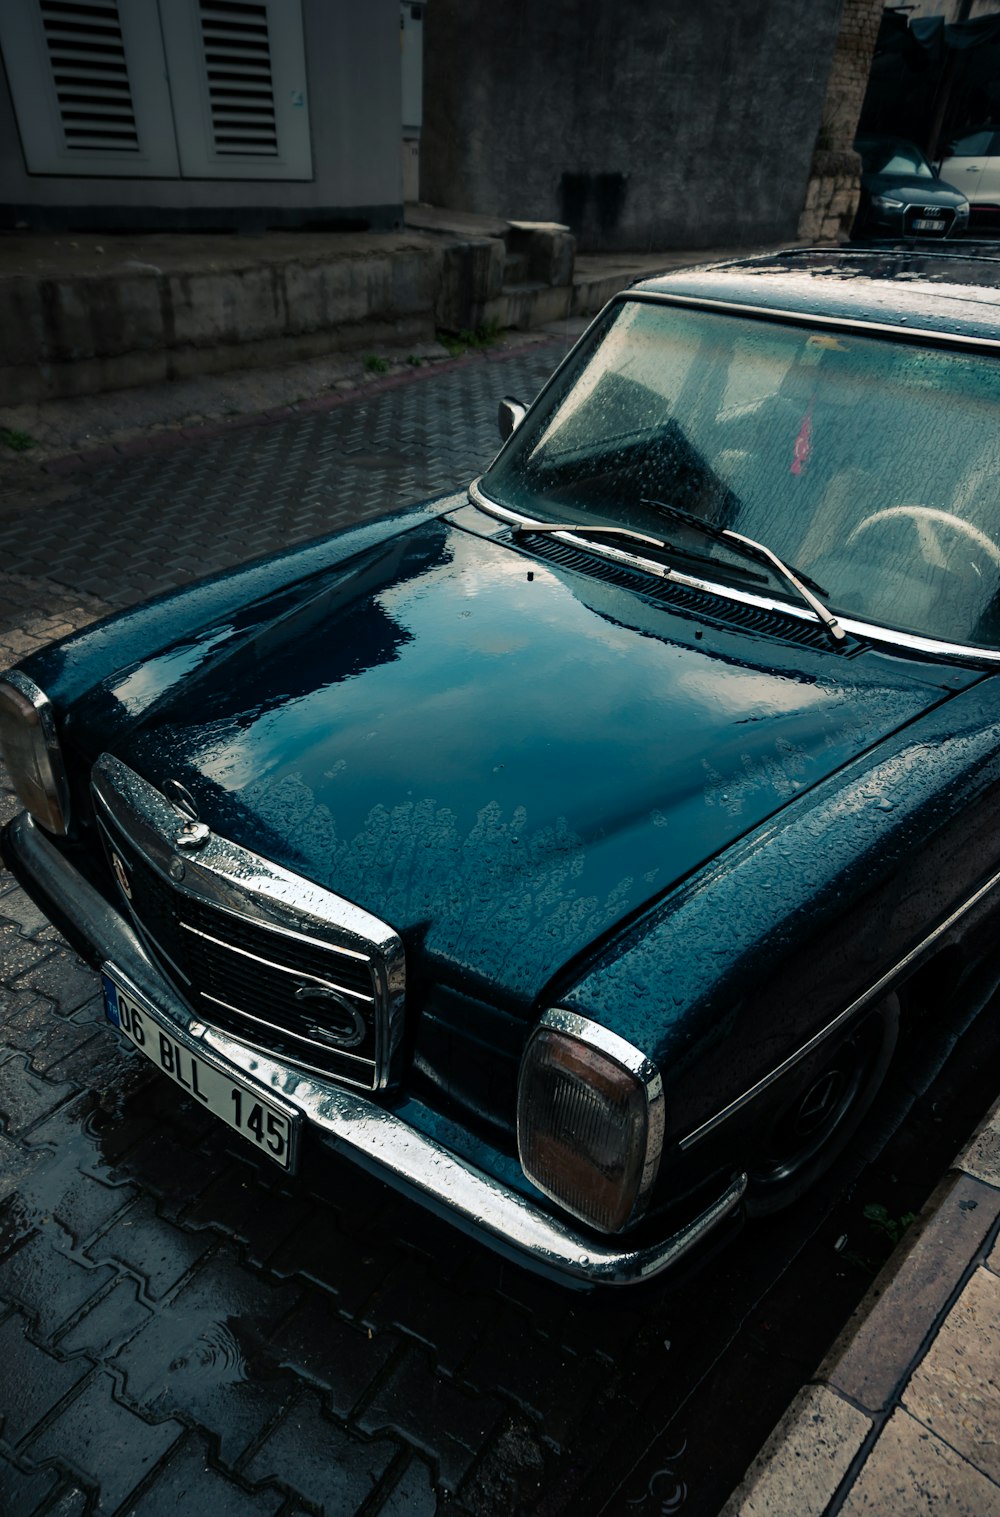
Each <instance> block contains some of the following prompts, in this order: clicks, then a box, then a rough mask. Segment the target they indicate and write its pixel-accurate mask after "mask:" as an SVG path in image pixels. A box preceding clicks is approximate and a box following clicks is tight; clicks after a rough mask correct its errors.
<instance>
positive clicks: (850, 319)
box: [552, 260, 1000, 378]
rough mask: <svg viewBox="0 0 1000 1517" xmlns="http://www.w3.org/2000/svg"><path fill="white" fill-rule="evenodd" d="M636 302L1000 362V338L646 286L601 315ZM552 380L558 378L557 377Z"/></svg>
mask: <svg viewBox="0 0 1000 1517" xmlns="http://www.w3.org/2000/svg"><path fill="white" fill-rule="evenodd" d="M942 261H944V260H942ZM984 261H986V260H984ZM989 261H990V262H992V261H994V260H989ZM966 288H969V289H972V290H978V289H986V288H987V287H986V286H985V285H984V286H978V285H975V286H967V287H966ZM935 293H936V294H937V295H939V296H940V297H941V298H943V299H949V298H950V299H954V298H955V297H954V296H949V295H948V294H947V293H946V291H945V289H944V288H943V287H942V286H938V287H937V288H936V290H935ZM968 298H969V299H970V300H975V298H976V297H975V295H970V296H969V297H968ZM632 300H637V301H649V302H651V303H655V304H657V305H678V306H688V307H691V308H692V309H695V310H702V311H721V312H723V313H725V314H726V315H728V316H746V315H750V316H754V317H760V318H761V319H763V320H765V321H777V322H792V323H794V325H796V326H804V327H831V328H833V329H834V330H835V331H838V332H857V333H859V334H860V335H862V336H863V335H864V334H866V333H869V332H877V333H879V334H880V335H881V336H883V337H891V338H892V339H893V340H894V341H896V342H904V343H907V344H911V345H913V346H916V345H918V344H919V345H920V346H924V345H925V344H927V343H934V344H935V345H939V346H941V347H944V348H958V349H962V348H976V349H984V348H985V349H986V350H987V351H988V352H990V353H993V354H995V355H996V356H997V357H998V358H1000V334H998V335H997V336H996V337H976V336H974V335H973V334H972V333H969V334H965V333H956V332H942V331H936V330H935V329H934V328H932V327H911V326H909V325H906V324H905V323H903V322H891V321H874V320H871V319H869V318H868V317H866V316H848V315H841V316H829V315H825V314H821V313H819V312H816V311H796V310H794V309H788V308H787V307H785V306H759V305H751V304H750V303H749V302H748V301H743V300H717V299H715V298H714V297H713V296H710V295H694V294H683V295H682V294H676V293H675V292H673V291H669V290H650V289H643V288H642V286H637V287H636V288H634V289H629V290H623V291H622V292H621V293H620V294H619V295H615V296H613V297H612V299H611V300H609V301H608V303H607V305H606V306H605V307H604V309H603V310H602V311H601V315H602V316H603V315H604V312H605V311H607V310H608V309H609V308H610V307H611V306H613V305H615V304H619V303H620V304H625V303H626V302H627V301H632ZM983 303H984V304H985V302H983ZM595 319H596V318H595ZM560 367H562V365H560ZM557 372H558V371H557ZM552 377H553V378H555V375H553V376H552Z"/></svg>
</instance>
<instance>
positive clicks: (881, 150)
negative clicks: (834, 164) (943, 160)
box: [858, 142, 934, 179]
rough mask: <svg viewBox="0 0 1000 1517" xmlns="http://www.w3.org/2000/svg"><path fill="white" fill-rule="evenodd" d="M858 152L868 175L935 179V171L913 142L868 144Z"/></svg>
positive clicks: (862, 144) (859, 148) (861, 146)
mask: <svg viewBox="0 0 1000 1517" xmlns="http://www.w3.org/2000/svg"><path fill="white" fill-rule="evenodd" d="M858 151H859V152H860V154H861V160H862V162H863V164H864V166H865V172H866V173H868V174H908V175H909V176H910V177H911V178H914V179H933V178H934V170H933V169H932V168H931V166H930V164H929V163H928V162H927V159H926V158H925V157H924V155H923V153H922V152H921V151H920V149H919V148H918V147H914V145H913V143H912V142H866V143H861V144H858Z"/></svg>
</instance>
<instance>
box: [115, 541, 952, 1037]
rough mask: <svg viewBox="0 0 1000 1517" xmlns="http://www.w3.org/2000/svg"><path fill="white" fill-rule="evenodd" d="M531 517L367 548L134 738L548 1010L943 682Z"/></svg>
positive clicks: (462, 976)
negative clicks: (565, 564) (533, 535)
mask: <svg viewBox="0 0 1000 1517" xmlns="http://www.w3.org/2000/svg"><path fill="white" fill-rule="evenodd" d="M469 514H470V515H471V514H472V513H471V512H470V513H469ZM478 519H479V521H480V522H481V521H482V520H483V518H482V517H479V518H478ZM505 536H506V534H505V533H504V532H502V531H500V530H499V529H498V531H497V532H495V533H490V532H489V531H487V532H486V535H479V534H477V533H474V532H470V531H468V530H463V529H461V528H458V527H456V526H455V525H454V524H453V523H448V522H447V521H444V520H439V521H436V522H433V523H431V524H429V525H424V526H421V527H419V528H417V529H415V530H414V531H412V532H410V533H407V534H405V535H404V536H402V537H398V538H396V539H395V540H393V541H392V542H390V543H388V544H386V545H385V546H384V547H383V548H381V549H379V550H376V551H374V552H370V553H368V554H366V555H364V556H363V557H362V558H361V559H358V560H356V561H355V562H354V564H353V565H352V566H350V567H349V568H348V569H347V570H345V571H344V573H343V574H342V575H340V576H338V577H337V579H336V580H335V581H334V582H333V583H331V584H328V585H327V586H326V588H324V589H323V590H322V591H321V592H320V593H318V594H317V593H316V592H315V591H313V592H311V593H310V594H308V595H306V592H305V591H304V592H303V594H304V598H303V601H302V603H301V604H300V605H299V606H298V607H297V608H296V609H295V610H293V611H292V612H290V613H286V614H285V615H283V616H281V617H280V618H278V619H277V620H275V621H274V622H272V623H270V624H268V625H267V626H266V627H264V628H262V629H261V628H257V629H255V630H254V632H253V633H252V635H249V636H247V637H245V638H244V639H243V640H242V641H241V642H239V643H238V644H237V645H236V646H231V647H229V649H228V650H227V649H225V648H223V649H222V650H220V651H219V652H218V653H217V654H216V655H214V657H213V661H212V662H211V663H210V664H209V665H208V667H206V668H204V669H202V670H201V672H200V673H198V674H195V675H194V676H192V677H191V678H189V679H187V680H186V681H185V682H184V683H183V685H182V686H181V687H180V693H178V692H177V691H174V692H172V693H168V694H167V695H165V696H164V697H162V698H161V699H160V700H159V701H158V702H157V703H155V704H154V705H153V706H152V707H151V708H150V710H149V711H148V712H147V714H146V715H145V716H144V717H143V719H142V720H141V721H140V722H139V723H138V724H137V725H136V726H134V727H133V728H132V729H131V730H130V731H129V733H128V735H127V736H126V737H125V738H124V739H120V740H119V741H117V742H116V743H115V745H114V751H115V752H116V753H117V754H118V756H119V757H121V758H122V759H123V760H124V761H125V762H126V763H127V764H130V765H131V766H132V767H133V768H134V769H136V770H137V771H138V772H139V773H141V774H143V775H144V776H145V777H146V778H147V779H149V780H151V781H152V782H153V783H154V784H158V785H159V784H162V782H163V781H164V780H165V779H166V778H168V777H171V776H172V777H174V778H176V779H178V780H180V781H181V782H182V783H183V784H184V785H186V786H187V787H188V789H189V790H190V791H191V792H192V794H193V795H194V797H195V798H196V801H197V804H198V808H199V811H200V814H201V817H202V820H203V821H205V822H207V823H208V824H209V826H210V827H212V829H213V830H215V831H217V832H218V833H220V834H221V835H223V836H228V837H231V838H233V839H235V840H237V841H239V842H240V843H241V844H242V845H244V846H246V847H249V848H251V849H254V850H255V851H257V852H258V853H261V854H264V855H266V856H267V857H269V858H271V859H273V860H275V861H276V862H278V863H281V864H283V865H284V866H285V867H287V868H289V869H292V870H294V871H296V872H298V873H300V874H303V875H305V876H308V877H309V878H311V879H313V880H315V881H317V882H319V883H321V884H323V885H325V886H327V887H328V888H330V889H332V890H334V891H336V892H337V893H338V894H340V895H342V896H344V897H347V898H349V899H350V900H352V901H354V902H355V903H357V904H358V905H360V906H362V907H364V908H365V909H366V910H368V911H370V912H372V913H374V914H375V915H376V916H379V917H381V918H382V919H383V920H384V921H386V922H388V923H389V924H390V925H391V926H392V927H394V928H395V929H396V931H397V932H399V933H400V935H401V937H402V938H403V941H404V944H405V946H406V950H407V964H408V976H409V979H410V983H411V984H413V983H414V981H415V980H416V981H417V982H418V983H419V981H420V980H424V981H425V982H426V983H433V982H435V981H440V982H447V983H451V984H452V985H458V986H461V987H464V988H465V989H467V990H468V991H469V992H470V993H481V992H483V991H484V990H486V988H487V987H488V989H489V995H490V997H491V999H493V1000H494V1001H499V1002H501V1003H502V1004H506V1005H507V1006H508V1007H509V1008H511V1009H514V1010H523V1009H527V1008H528V1007H529V1006H530V1005H531V1003H532V1001H533V1000H534V999H535V998H536V996H537V995H538V993H539V991H540V990H541V988H542V987H543V986H544V985H545V983H546V981H547V980H549V979H550V978H551V977H552V976H553V975H554V974H556V973H557V972H558V971H560V970H561V969H562V968H563V967H564V966H565V965H566V964H567V963H568V962H569V961H570V960H572V959H573V958H574V956H576V955H578V954H580V953H581V952H582V951H583V950H585V949H586V948H588V946H589V945H592V944H593V943H594V942H595V940H599V939H600V938H601V937H602V935H603V934H606V933H608V932H609V931H610V930H611V929H612V928H614V927H615V925H616V924H618V923H620V922H621V921H622V920H623V919H625V918H628V917H629V916H631V915H634V914H635V913H636V912H638V911H639V910H640V909H641V908H642V907H643V906H644V905H646V904H647V903H648V902H650V901H651V900H653V899H655V898H657V897H658V896H660V895H662V894H663V893H664V892H665V891H667V890H669V889H670V888H671V886H673V885H674V884H675V883H676V882H677V881H679V880H681V879H682V878H683V877H684V876H686V875H688V874H689V873H690V872H691V871H692V870H694V869H696V868H697V867H698V866H699V865H700V864H702V863H703V862H705V861H706V860H707V859H709V858H711V857H712V856H713V855H715V854H716V853H717V852H718V851H719V850H720V849H722V848H724V847H725V846H726V845H727V844H728V843H730V842H731V841H732V840H733V839H734V838H736V837H737V836H739V835H740V834H741V833H743V832H745V831H747V830H748V829H749V828H752V827H754V826H755V825H756V824H758V823H759V822H761V821H762V820H763V819H764V818H765V817H767V816H769V815H770V814H771V813H773V812H775V811H777V810H778V809H779V808H781V807H783V806H785V805H786V804H787V803H788V802H790V801H791V800H792V799H793V798H794V797H795V796H796V795H797V794H799V793H800V792H802V791H803V790H805V789H807V788H808V787H810V786H812V785H814V784H816V783H817V782H818V781H819V780H821V779H822V778H824V777H825V776H826V775H828V774H830V773H831V772H832V771H833V770H835V769H836V768H838V767H839V766H840V765H843V764H845V763H846V762H848V761H849V760H850V759H851V758H853V757H854V756H855V755H857V754H858V753H860V752H862V751H863V750H865V749H867V748H869V747H870V746H871V745H872V744H873V743H875V742H876V741H877V740H878V739H879V738H880V737H881V736H883V735H884V734H887V733H888V732H890V731H892V730H894V729H896V728H897V727H899V726H900V725H902V724H903V723H906V722H908V721H910V720H911V719H913V718H914V717H916V716H917V715H918V714H919V713H920V712H922V711H923V710H925V709H927V708H928V707H929V706H930V705H932V704H934V703H935V702H936V701H938V700H940V699H941V698H942V694H943V691H942V688H941V681H940V678H938V679H937V680H933V679H931V678H930V677H929V675H928V677H926V678H925V677H924V675H925V673H926V671H923V672H922V671H921V666H919V665H912V666H908V665H907V664H906V663H905V662H904V661H902V660H895V659H892V658H889V657H886V656H880V655H878V654H876V653H873V652H867V653H862V654H860V656H855V657H846V656H844V655H842V654H838V653H837V652H835V651H834V650H832V649H830V648H828V647H826V646H825V645H821V646H817V647H808V646H803V645H801V643H798V644H797V643H790V642H789V641H787V640H782V639H780V638H777V637H773V636H762V635H755V634H752V633H749V632H746V631H741V630H739V629H726V628H722V627H719V626H717V625H715V624H713V623H699V622H697V621H694V620H692V619H691V618H690V616H689V615H688V616H682V615H681V614H680V613H678V612H674V611H671V610H670V609H668V608H666V607H664V606H662V605H656V604H654V603H652V602H651V601H650V600H648V599H647V598H646V597H645V596H643V595H639V594H636V593H635V592H634V591H632V590H630V589H627V588H623V587H620V586H618V585H614V584H606V583H602V582H601V581H600V580H595V579H594V578H593V577H591V576H590V575H589V574H583V573H579V572H576V571H574V570H570V569H561V568H553V567H552V566H551V565H549V564H546V563H543V562H541V561H538V560H533V559H532V558H530V557H529V556H527V554H526V553H524V552H521V551H519V550H518V549H517V548H515V547H514V546H513V545H512V544H511V543H510V542H509V541H508V542H505V541H502V540H500V541H498V540H497V538H498V537H500V538H503V537H505ZM597 562H599V561H597ZM781 867H783V866H782V861H781V859H780V857H776V858H775V868H776V869H779V868H781Z"/></svg>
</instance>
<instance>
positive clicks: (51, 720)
mask: <svg viewBox="0 0 1000 1517" xmlns="http://www.w3.org/2000/svg"><path fill="white" fill-rule="evenodd" d="M0 752H2V753H3V757H4V761H5V763H6V765H7V768H8V770H9V772H10V777H11V779H12V780H13V782H14V789H15V791H16V792H17V796H18V799H19V800H20V801H21V804H22V805H23V806H24V808H25V810H27V811H28V812H30V814H31V815H32V816H33V817H34V818H35V820H36V821H38V822H40V823H41V824H42V826H43V827H44V828H45V829H46V831H47V832H51V833H54V834H56V836H61V835H63V834H65V833H66V832H67V831H68V830H69V815H70V811H69V784H68V783H67V779H66V766H65V764H64V763H63V756H62V748H61V747H60V744H59V734H58V732H57V731H56V721H55V711H54V708H53V706H52V702H51V701H50V700H49V698H48V696H47V695H46V694H45V691H44V690H42V689H41V688H40V686H38V685H36V684H35V682H34V680H33V679H30V678H29V677H28V675H26V674H24V673H23V672H22V671H21V670H20V669H8V670H7V671H6V672H5V673H4V674H2V675H0Z"/></svg>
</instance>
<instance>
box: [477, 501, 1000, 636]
mask: <svg viewBox="0 0 1000 1517" xmlns="http://www.w3.org/2000/svg"><path fill="white" fill-rule="evenodd" d="M482 483H483V476H482V475H481V474H480V475H478V476H477V477H476V478H475V479H474V480H473V481H472V483H471V484H470V485H469V489H468V496H469V500H470V502H471V504H472V505H474V506H478V507H479V509H480V510H482V511H485V513H486V514H487V516H492V517H493V518H494V519H495V520H497V521H501V522H503V523H504V524H505V525H507V526H519V527H521V528H522V529H523V530H525V531H530V529H531V525H532V523H533V522H534V521H536V520H540V518H535V517H531V516H523V515H522V514H521V513H520V512H519V511H513V510H511V508H510V507H509V506H502V505H500V503H499V502H498V501H495V500H491V499H490V497H489V496H488V495H486V494H485V492H484V491H483V488H482ZM552 536H553V537H557V538H559V539H560V540H561V541H563V542H567V543H570V544H571V545H572V546H573V547H574V548H583V549H585V550H586V551H587V552H590V553H596V554H597V555H598V556H599V557H600V558H607V559H610V560H612V561H613V562H614V563H620V564H622V565H624V566H625V567H626V568H630V569H639V570H641V571H642V573H644V574H651V575H653V576H654V577H655V578H656V579H667V580H672V581H673V582H674V583H676V584H679V585H686V586H687V587H688V588H689V589H693V590H703V591H705V592H706V593H707V594H709V595H719V596H721V597H722V598H723V599H725V600H733V601H737V602H738V603H739V604H740V605H744V606H755V607H756V608H757V609H758V610H761V611H780V612H781V613H782V614H783V615H786V616H794V617H796V618H797V619H798V620H799V621H802V622H809V623H810V624H811V625H813V626H816V627H819V628H820V629H822V628H823V623H822V621H821V620H820V618H819V617H818V616H817V615H816V614H815V612H813V611H811V610H810V609H809V608H808V607H806V606H803V605H802V604H801V603H799V602H796V601H791V600H783V599H782V598H780V597H778V596H771V595H757V594H755V593H754V592H753V591H752V590H741V589H738V588H737V587H736V586H735V585H727V584H725V583H724V582H719V581H715V580H710V579H702V578H700V577H698V576H696V575H693V574H685V573H684V571H683V570H681V569H675V568H671V567H670V566H669V565H667V564H660V563H657V562H656V561H655V560H654V559H649V558H643V557H642V556H641V554H639V553H629V552H627V551H626V550H625V549H622V548H616V547H613V546H612V545H611V543H606V542H598V541H597V540H596V539H595V538H593V537H578V536H577V535H576V534H575V533H573V532H565V531H560V532H553V533H552ZM837 620H838V621H839V623H840V625H841V626H842V627H843V629H844V631H845V632H849V633H850V634H851V636H852V637H856V638H858V639H859V640H860V641H862V642H866V643H887V644H888V645H889V646H890V647H892V648H902V649H905V650H906V652H908V653H919V654H921V655H923V656H925V657H930V658H940V659H948V660H955V659H960V660H963V661H965V662H969V661H972V662H975V663H988V664H1000V648H980V647H977V646H975V645H974V644H969V643H949V642H943V641H941V640H940V639H939V638H933V637H921V636H920V635H919V634H918V633H916V632H902V631H900V630H899V629H897V628H895V627H885V626H883V625H881V624H880V623H878V622H865V621H858V620H857V619H856V618H854V617H849V616H843V615H839V614H838V617H837Z"/></svg>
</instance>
